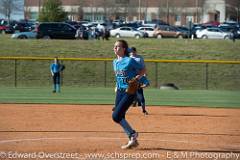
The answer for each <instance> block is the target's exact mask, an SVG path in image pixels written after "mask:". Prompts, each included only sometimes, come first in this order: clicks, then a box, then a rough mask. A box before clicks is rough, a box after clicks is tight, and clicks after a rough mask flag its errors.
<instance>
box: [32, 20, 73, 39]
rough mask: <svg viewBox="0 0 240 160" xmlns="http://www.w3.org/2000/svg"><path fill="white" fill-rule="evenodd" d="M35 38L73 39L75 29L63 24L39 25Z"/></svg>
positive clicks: (49, 23)
mask: <svg viewBox="0 0 240 160" xmlns="http://www.w3.org/2000/svg"><path fill="white" fill-rule="evenodd" d="M36 31H37V38H44V39H75V34H76V28H74V27H73V26H71V25H70V24H67V23H63V22H45V23H40V24H39V25H38V26H37V28H36Z"/></svg>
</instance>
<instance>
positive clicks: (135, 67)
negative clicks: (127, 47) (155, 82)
mask: <svg viewBox="0 0 240 160" xmlns="http://www.w3.org/2000/svg"><path fill="white" fill-rule="evenodd" d="M130 64H131V66H132V67H133V68H134V69H136V70H141V69H143V68H144V65H142V64H140V63H138V62H137V61H135V60H134V59H133V58H131V60H130Z"/></svg>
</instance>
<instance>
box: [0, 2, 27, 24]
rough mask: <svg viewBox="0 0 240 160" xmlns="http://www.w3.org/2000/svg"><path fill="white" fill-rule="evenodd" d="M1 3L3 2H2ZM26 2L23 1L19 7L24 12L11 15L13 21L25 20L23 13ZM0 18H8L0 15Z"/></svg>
mask: <svg viewBox="0 0 240 160" xmlns="http://www.w3.org/2000/svg"><path fill="white" fill-rule="evenodd" d="M0 1H1V0H0ZM23 4H24V0H21V1H20V3H19V5H20V7H21V8H22V11H19V12H13V13H12V15H11V19H13V20H20V19H24V12H23V7H24V5H23ZM0 18H6V17H5V16H4V15H2V14H1V13H0Z"/></svg>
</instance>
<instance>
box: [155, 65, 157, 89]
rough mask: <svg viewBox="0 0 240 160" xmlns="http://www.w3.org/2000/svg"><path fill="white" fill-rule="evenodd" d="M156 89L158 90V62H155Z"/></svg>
mask: <svg viewBox="0 0 240 160" xmlns="http://www.w3.org/2000/svg"><path fill="white" fill-rule="evenodd" d="M155 87H156V88H158V62H155Z"/></svg>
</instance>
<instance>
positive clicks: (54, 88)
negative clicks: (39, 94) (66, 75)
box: [52, 74, 57, 92]
mask: <svg viewBox="0 0 240 160" xmlns="http://www.w3.org/2000/svg"><path fill="white" fill-rule="evenodd" d="M52 78H53V91H54V92H56V89H57V85H56V81H57V76H56V74H53V77H52Z"/></svg>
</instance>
